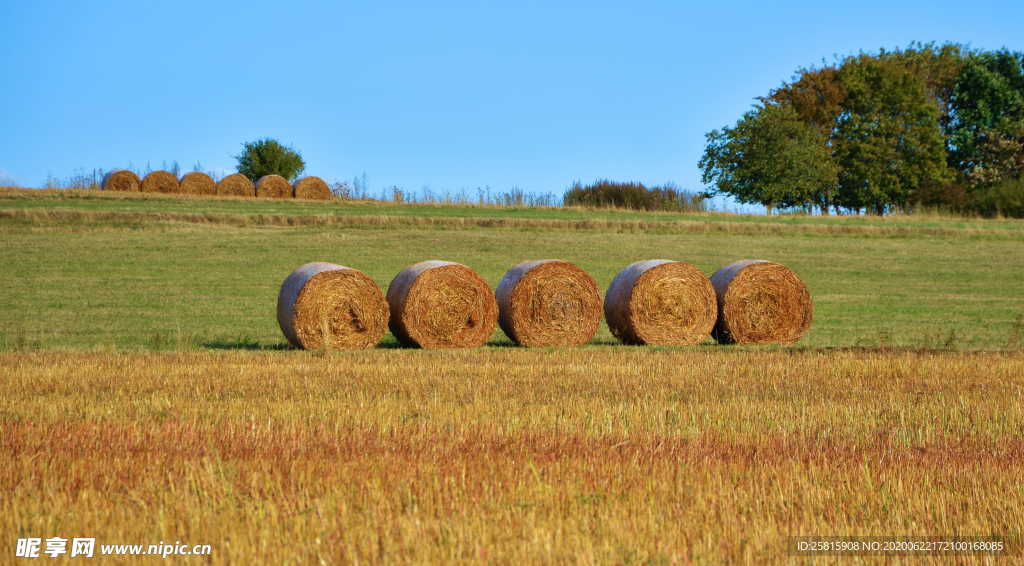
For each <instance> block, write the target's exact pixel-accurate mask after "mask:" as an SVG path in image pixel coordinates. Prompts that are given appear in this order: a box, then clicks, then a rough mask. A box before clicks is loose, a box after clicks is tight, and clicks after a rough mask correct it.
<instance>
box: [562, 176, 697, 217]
mask: <svg viewBox="0 0 1024 566" xmlns="http://www.w3.org/2000/svg"><path fill="white" fill-rule="evenodd" d="M563 202H564V204H565V206H591V207H609V208H629V209H634V210H670V211H686V212H692V211H703V210H705V206H704V196H703V195H701V194H696V193H691V192H689V191H684V190H682V189H679V188H677V187H675V186H674V185H672V184H666V185H664V186H660V187H651V188H647V187H645V186H644V185H643V184H642V183H635V182H629V183H618V182H614V181H609V180H607V179H602V180H599V181H596V182H594V183H592V184H590V185H587V186H583V185H582V184H580V183H579V182H577V183H576V184H574V185H573V186H572V187H570V188H569V190H567V191H566V192H565V196H564V198H563Z"/></svg>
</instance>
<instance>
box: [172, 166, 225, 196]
mask: <svg viewBox="0 0 1024 566" xmlns="http://www.w3.org/2000/svg"><path fill="white" fill-rule="evenodd" d="M178 187H179V190H180V192H181V193H182V194H186V195H215V194H217V183H215V182H214V181H213V179H211V178H210V176H209V175H207V174H206V173H203V172H202V171H192V172H191V173H185V176H184V177H182V178H181V182H179V183H178Z"/></svg>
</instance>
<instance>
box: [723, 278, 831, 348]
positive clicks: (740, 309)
mask: <svg viewBox="0 0 1024 566" xmlns="http://www.w3.org/2000/svg"><path fill="white" fill-rule="evenodd" d="M711 284H712V285H713V286H714V287H715V294H716V295H717V296H718V321H717V322H716V323H715V329H714V332H713V335H714V337H715V339H716V340H718V341H719V342H721V343H723V344H792V343H793V342H796V341H797V340H799V339H800V337H801V336H803V335H804V333H806V332H807V329H808V328H810V327H811V317H812V311H813V309H814V307H813V304H812V302H811V294H810V292H809V291H808V290H807V286H806V285H804V282H803V281H801V280H800V278H799V277H797V276H796V273H793V272H792V271H790V269H789V268H787V267H786V266H784V265H781V264H778V263H774V262H771V261H765V260H763V259H745V260H741V261H734V262H733V263H730V264H729V265H727V266H725V267H723V268H722V269H719V270H718V271H716V272H715V274H714V275H712V276H711Z"/></svg>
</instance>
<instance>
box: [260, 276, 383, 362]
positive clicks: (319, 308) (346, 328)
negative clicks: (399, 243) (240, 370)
mask: <svg viewBox="0 0 1024 566" xmlns="http://www.w3.org/2000/svg"><path fill="white" fill-rule="evenodd" d="M277 322H278V324H279V325H280V326H281V331H282V332H284V335H285V337H286V338H288V342H289V343H290V344H291V345H292V346H295V347H296V348H304V349H307V350H313V349H318V348H332V349H362V348H371V347H373V346H376V345H377V343H378V342H380V339H381V338H382V337H383V336H384V333H385V332H386V331H387V328H388V303H387V301H385V300H384V294H383V293H381V291H380V288H378V287H377V284H376V283H374V281H373V279H370V278H369V277H368V276H366V275H365V274H364V273H363V272H361V271H358V270H355V269H352V268H349V267H345V266H343V265H335V264H333V263H324V262H316V263H307V264H305V265H303V266H300V267H298V268H297V269H295V271H292V272H291V274H290V275H288V277H287V278H286V279H285V280H284V283H282V284H281V291H280V293H278V296H277Z"/></svg>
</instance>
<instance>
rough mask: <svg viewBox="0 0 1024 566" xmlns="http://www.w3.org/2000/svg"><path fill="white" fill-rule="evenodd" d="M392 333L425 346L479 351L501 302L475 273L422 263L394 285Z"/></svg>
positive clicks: (443, 263)
mask: <svg viewBox="0 0 1024 566" xmlns="http://www.w3.org/2000/svg"><path fill="white" fill-rule="evenodd" d="M387 299H388V304H389V305H390V306H391V323H390V326H391V332H392V333H393V334H394V335H395V337H396V338H398V340H399V341H400V342H402V343H403V344H406V345H408V346H419V347H420V348H475V347H477V346H481V345H483V344H484V343H485V342H487V339H488V338H490V337H491V334H492V333H493V332H494V327H495V326H496V325H497V322H498V303H497V302H496V301H495V300H494V293H493V292H491V288H490V287H488V286H487V282H486V281H484V280H483V279H481V278H480V276H479V275H477V274H476V272H475V271H473V270H472V269H470V268H468V267H466V266H465V265H461V264H458V263H452V262H450V261H436V260H435V261H421V262H419V263H417V264H414V265H411V266H409V267H407V268H405V269H403V270H402V271H401V272H400V273H399V274H398V275H396V276H395V278H394V279H393V280H392V281H391V284H390V285H388V294H387Z"/></svg>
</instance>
